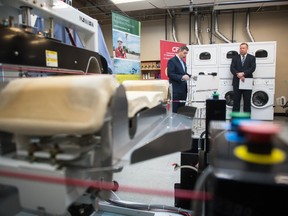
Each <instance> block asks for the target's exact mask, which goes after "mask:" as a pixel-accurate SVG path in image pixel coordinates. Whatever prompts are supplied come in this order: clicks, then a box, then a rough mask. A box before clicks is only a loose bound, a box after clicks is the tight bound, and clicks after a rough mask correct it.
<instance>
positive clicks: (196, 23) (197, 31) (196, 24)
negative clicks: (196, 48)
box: [194, 12, 201, 45]
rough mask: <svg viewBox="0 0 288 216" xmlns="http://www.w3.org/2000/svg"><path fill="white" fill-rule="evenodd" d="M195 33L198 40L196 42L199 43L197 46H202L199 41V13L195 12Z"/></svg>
mask: <svg viewBox="0 0 288 216" xmlns="http://www.w3.org/2000/svg"><path fill="white" fill-rule="evenodd" d="M194 22H195V24H194V27H195V29H194V31H195V38H196V41H197V44H199V45H201V41H200V39H199V29H198V13H197V12H195V16H194Z"/></svg>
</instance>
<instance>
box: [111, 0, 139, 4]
mask: <svg viewBox="0 0 288 216" xmlns="http://www.w3.org/2000/svg"><path fill="white" fill-rule="evenodd" d="M111 1H112V2H113V3H114V4H122V3H131V2H138V1H143V0H111Z"/></svg>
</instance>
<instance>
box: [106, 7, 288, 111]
mask: <svg viewBox="0 0 288 216" xmlns="http://www.w3.org/2000/svg"><path fill="white" fill-rule="evenodd" d="M234 19H235V22H234V41H233V42H242V41H247V42H249V41H250V40H249V37H248V34H247V32H246V13H235V14H234ZM210 22H211V17H210V14H208V15H203V16H199V24H198V29H199V31H200V33H199V36H200V39H201V43H202V44H209V43H210V40H209V36H210V32H207V29H208V30H211V29H210V28H211V24H210ZM287 23H288V11H278V12H254V13H251V14H250V30H251V33H252V36H253V37H254V39H255V41H256V42H260V41H277V54H276V55H277V60H276V61H277V62H276V82H275V83H276V87H275V88H276V89H275V99H276V98H277V97H279V96H282V95H284V96H286V98H287V99H288V83H287V80H288V60H287V57H288V39H287V36H288V25H287ZM141 25H142V30H141V31H142V32H141V60H142V61H144V60H159V59H160V40H165V20H160V21H149V22H148V21H147V22H142V23H141ZM101 28H102V31H103V34H104V37H105V40H106V43H107V47H108V49H109V51H110V54H111V56H112V30H111V25H106V26H101ZM167 30H168V32H167V40H170V41H172V40H173V37H172V28H171V20H170V19H169V20H168V27H167ZM175 30H176V39H177V40H178V41H179V42H182V43H186V44H189V16H188V15H182V16H181V17H177V19H176V25H175ZM218 30H219V31H220V32H221V33H222V34H223V35H225V37H226V38H228V39H232V14H231V13H220V14H219V15H218ZM191 36H192V38H191V43H192V44H196V40H195V35H194V17H192V27H191ZM212 43H225V42H223V41H221V40H219V39H218V38H216V37H214V36H213V37H212ZM275 112H276V113H282V112H284V110H283V108H281V107H275Z"/></svg>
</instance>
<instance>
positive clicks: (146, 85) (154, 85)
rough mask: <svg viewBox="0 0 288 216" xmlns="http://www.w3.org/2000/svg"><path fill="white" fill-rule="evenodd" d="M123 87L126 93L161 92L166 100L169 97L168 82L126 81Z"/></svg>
mask: <svg viewBox="0 0 288 216" xmlns="http://www.w3.org/2000/svg"><path fill="white" fill-rule="evenodd" d="M122 85H123V86H124V87H125V89H126V91H161V92H162V94H163V98H164V100H166V99H167V96H168V90H169V81H168V80H124V81H123V82H122Z"/></svg>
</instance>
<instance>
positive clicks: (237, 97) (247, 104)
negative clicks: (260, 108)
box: [232, 86, 252, 112]
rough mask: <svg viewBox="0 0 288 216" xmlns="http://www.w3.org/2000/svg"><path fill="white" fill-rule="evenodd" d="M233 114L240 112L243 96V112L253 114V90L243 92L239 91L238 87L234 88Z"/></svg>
mask: <svg viewBox="0 0 288 216" xmlns="http://www.w3.org/2000/svg"><path fill="white" fill-rule="evenodd" d="M233 93H234V97H233V110H232V111H233V112H240V103H241V97H242V95H243V102H244V106H243V111H244V112H251V94H252V90H242V89H239V88H238V86H237V87H235V86H233Z"/></svg>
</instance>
